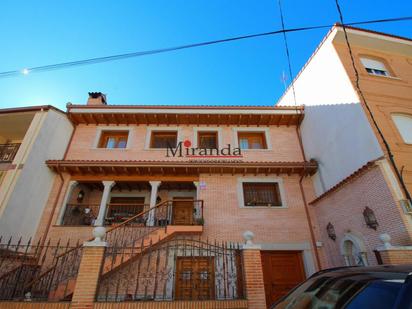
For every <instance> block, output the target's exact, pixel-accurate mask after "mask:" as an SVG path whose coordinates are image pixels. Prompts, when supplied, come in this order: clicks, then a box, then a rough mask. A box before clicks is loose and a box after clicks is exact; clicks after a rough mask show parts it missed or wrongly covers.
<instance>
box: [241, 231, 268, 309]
mask: <svg viewBox="0 0 412 309" xmlns="http://www.w3.org/2000/svg"><path fill="white" fill-rule="evenodd" d="M243 237H244V238H245V240H246V244H245V245H244V246H243V269H244V272H245V273H244V278H245V290H246V298H247V302H248V308H251V309H261V308H266V297H265V285H264V281H263V268H262V260H261V257H260V246H259V245H255V244H253V242H252V239H253V237H254V234H253V233H252V232H250V231H246V232H245V233H244V234H243Z"/></svg>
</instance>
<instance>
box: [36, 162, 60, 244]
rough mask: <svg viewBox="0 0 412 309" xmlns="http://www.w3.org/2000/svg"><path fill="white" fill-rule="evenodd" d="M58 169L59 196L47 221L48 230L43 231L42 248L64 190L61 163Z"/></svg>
mask: <svg viewBox="0 0 412 309" xmlns="http://www.w3.org/2000/svg"><path fill="white" fill-rule="evenodd" d="M57 170H58V175H59V177H60V185H59V189H58V193H57V197H56V199H55V200H54V202H53V207H52V211H51V213H50V216H49V220H48V221H47V225H46V230H45V231H44V233H43V238H42V240H41V244H40V248H42V247H43V246H44V244H45V243H46V239H47V235H48V234H49V230H50V226H51V224H52V221H53V217H54V213H55V212H56V208H57V204H58V202H59V200H60V195H61V192H62V189H63V184H64V178H63V175H62V173H61V171H60V168H59V165H57Z"/></svg>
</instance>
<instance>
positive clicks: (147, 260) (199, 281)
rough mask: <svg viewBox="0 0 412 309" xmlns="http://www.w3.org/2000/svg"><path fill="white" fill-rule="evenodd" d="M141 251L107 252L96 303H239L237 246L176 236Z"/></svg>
mask: <svg viewBox="0 0 412 309" xmlns="http://www.w3.org/2000/svg"><path fill="white" fill-rule="evenodd" d="M140 246H141V247H122V248H119V247H117V248H116V247H108V248H107V249H106V253H105V263H104V266H103V270H102V274H101V276H100V280H99V289H98V293H97V301H103V302H110V301H116V302H118V301H143V300H145V301H150V300H152V301H154V300H225V299H243V298H244V288H243V272H242V258H241V250H240V246H239V245H238V244H233V243H218V242H214V243H212V242H209V241H207V240H206V241H202V240H200V239H198V238H181V237H177V238H173V239H170V240H168V241H165V242H160V243H156V244H152V243H146V244H145V242H142V243H141V244H140ZM113 255H114V256H115V257H116V258H117V259H118V262H115V261H114V260H112V259H111V257H112V256H113ZM120 261H121V262H120Z"/></svg>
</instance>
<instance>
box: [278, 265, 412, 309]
mask: <svg viewBox="0 0 412 309" xmlns="http://www.w3.org/2000/svg"><path fill="white" fill-rule="evenodd" d="M270 308H271V309H301V308H302V309H303V308H304V309H312V308H313V309H332V308H334V309H335V308H336V309H339V308H345V309H357V308H362V309H369V308H373V309H380V308H382V309H400V308H402V309H408V308H409V309H411V308H412V265H379V266H369V267H368V266H362V267H356V266H354V267H339V268H332V269H327V270H322V271H319V272H317V273H315V274H314V275H312V276H311V277H310V278H309V279H307V280H306V281H304V282H303V283H301V284H300V285H298V286H297V287H295V288H294V289H293V290H292V291H290V292H289V293H288V294H287V295H285V296H283V297H282V298H281V299H279V300H278V301H276V302H275V303H274V304H273V305H272V306H270Z"/></svg>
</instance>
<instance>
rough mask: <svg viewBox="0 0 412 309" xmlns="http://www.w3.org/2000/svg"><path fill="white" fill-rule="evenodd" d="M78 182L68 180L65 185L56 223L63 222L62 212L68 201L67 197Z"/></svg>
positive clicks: (68, 197) (64, 210)
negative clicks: (64, 192) (65, 188)
mask: <svg viewBox="0 0 412 309" xmlns="http://www.w3.org/2000/svg"><path fill="white" fill-rule="evenodd" d="M77 184H78V182H77V181H75V180H70V181H69V184H68V186H67V190H66V195H65V196H64V199H63V204H62V207H61V208H60V213H59V217H58V218H57V224H63V217H64V213H65V212H66V207H67V204H68V203H69V199H70V197H71V196H72V193H73V190H74V188H76V186H77Z"/></svg>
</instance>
